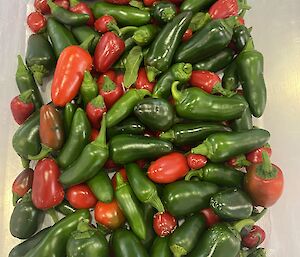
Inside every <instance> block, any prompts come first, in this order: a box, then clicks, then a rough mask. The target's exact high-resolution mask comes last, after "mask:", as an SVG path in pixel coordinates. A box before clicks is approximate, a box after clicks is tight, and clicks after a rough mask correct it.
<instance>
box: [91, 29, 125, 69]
mask: <svg viewBox="0 0 300 257" xmlns="http://www.w3.org/2000/svg"><path fill="white" fill-rule="evenodd" d="M124 51H125V43H124V41H123V40H122V39H121V38H120V37H118V36H117V35H116V34H115V33H113V32H106V33H105V34H103V36H102V37H101V38H100V40H99V42H98V44H97V46H96V49H95V54H94V66H95V69H96V71H98V72H102V73H104V72H106V71H108V70H109V69H110V68H111V67H112V65H113V64H114V63H115V62H116V61H117V60H118V59H119V58H120V57H121V55H122V54H123V52H124Z"/></svg>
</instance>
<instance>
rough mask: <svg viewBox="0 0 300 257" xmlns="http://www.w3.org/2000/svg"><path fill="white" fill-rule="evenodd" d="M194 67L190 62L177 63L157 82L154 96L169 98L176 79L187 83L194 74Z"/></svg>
mask: <svg viewBox="0 0 300 257" xmlns="http://www.w3.org/2000/svg"><path fill="white" fill-rule="evenodd" d="M192 71H193V67H192V65H191V64H189V63H176V64H174V65H173V66H172V67H171V68H170V69H169V70H168V71H167V72H165V73H164V74H163V75H162V76H161V77H160V78H159V80H158V81H157V83H156V84H155V87H154V90H153V97H158V98H168V97H169V96H170V95H171V86H172V84H173V83H174V82H175V81H179V82H180V83H182V84H183V83H186V82H188V81H189V79H190V77H191V75H192Z"/></svg>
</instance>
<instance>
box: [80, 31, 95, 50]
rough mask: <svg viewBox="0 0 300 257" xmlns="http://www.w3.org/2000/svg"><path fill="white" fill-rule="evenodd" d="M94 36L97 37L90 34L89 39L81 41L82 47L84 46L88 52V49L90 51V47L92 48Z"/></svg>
mask: <svg viewBox="0 0 300 257" xmlns="http://www.w3.org/2000/svg"><path fill="white" fill-rule="evenodd" d="M94 38H95V36H94V35H90V36H88V37H87V39H86V40H84V41H83V42H82V43H81V45H80V47H81V48H83V49H84V50H85V51H87V52H88V51H89V48H90V46H91V43H92V42H93V40H94Z"/></svg>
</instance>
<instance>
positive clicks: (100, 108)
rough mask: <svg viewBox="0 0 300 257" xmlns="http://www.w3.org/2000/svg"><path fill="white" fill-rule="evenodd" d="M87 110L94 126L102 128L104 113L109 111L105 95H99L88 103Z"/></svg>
mask: <svg viewBox="0 0 300 257" xmlns="http://www.w3.org/2000/svg"><path fill="white" fill-rule="evenodd" d="M85 111H86V115H87V117H88V119H89V121H90V123H91V125H92V127H93V128H95V129H100V125H101V120H102V117H103V114H104V113H106V111H107V109H106V106H105V103H104V100H103V97H102V96H101V95H98V96H96V97H95V98H93V99H92V100H91V101H90V102H89V103H88V104H87V106H86V108H85Z"/></svg>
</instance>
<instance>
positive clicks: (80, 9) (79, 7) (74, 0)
mask: <svg viewBox="0 0 300 257" xmlns="http://www.w3.org/2000/svg"><path fill="white" fill-rule="evenodd" d="M70 6H71V8H70V11H71V12H73V13H78V14H87V15H88V16H89V19H88V21H87V23H86V24H87V25H89V26H93V25H94V21H95V17H94V15H93V13H92V10H91V9H90V8H89V6H88V4H87V3H83V2H80V1H79V0H70Z"/></svg>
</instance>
